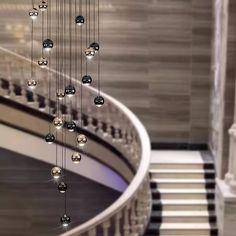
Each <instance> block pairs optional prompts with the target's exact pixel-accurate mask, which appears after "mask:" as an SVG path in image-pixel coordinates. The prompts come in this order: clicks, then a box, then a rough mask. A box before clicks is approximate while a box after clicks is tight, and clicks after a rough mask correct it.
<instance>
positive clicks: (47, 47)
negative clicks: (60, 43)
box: [43, 39, 53, 52]
mask: <svg viewBox="0 0 236 236" xmlns="http://www.w3.org/2000/svg"><path fill="white" fill-rule="evenodd" d="M52 48H53V41H52V40H51V39H45V40H44V41H43V49H44V50H45V51H48V52H49V51H50V50H51V49H52Z"/></svg>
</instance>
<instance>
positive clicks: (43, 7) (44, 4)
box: [39, 1, 48, 11]
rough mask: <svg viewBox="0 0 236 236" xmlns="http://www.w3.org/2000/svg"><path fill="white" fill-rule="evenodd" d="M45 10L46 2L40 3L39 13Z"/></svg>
mask: <svg viewBox="0 0 236 236" xmlns="http://www.w3.org/2000/svg"><path fill="white" fill-rule="evenodd" d="M47 8H48V5H47V3H46V1H42V3H41V4H39V10H40V11H46V10H47Z"/></svg>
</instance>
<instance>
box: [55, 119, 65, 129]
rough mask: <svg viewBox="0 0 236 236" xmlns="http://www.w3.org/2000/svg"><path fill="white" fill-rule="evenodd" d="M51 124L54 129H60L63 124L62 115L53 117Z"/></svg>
mask: <svg viewBox="0 0 236 236" xmlns="http://www.w3.org/2000/svg"><path fill="white" fill-rule="evenodd" d="M53 125H54V126H55V128H56V129H61V128H62V126H63V125H64V119H63V118H62V117H55V118H54V120H53Z"/></svg>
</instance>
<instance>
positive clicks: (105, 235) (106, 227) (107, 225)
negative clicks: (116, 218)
mask: <svg viewBox="0 0 236 236" xmlns="http://www.w3.org/2000/svg"><path fill="white" fill-rule="evenodd" d="M110 226H111V223H110V221H107V222H105V223H103V224H102V230H103V236H110V235H109V228H110Z"/></svg>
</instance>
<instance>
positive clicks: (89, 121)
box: [87, 112, 95, 132]
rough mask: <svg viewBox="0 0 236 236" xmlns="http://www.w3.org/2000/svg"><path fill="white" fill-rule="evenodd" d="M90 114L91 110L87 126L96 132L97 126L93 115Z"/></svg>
mask: <svg viewBox="0 0 236 236" xmlns="http://www.w3.org/2000/svg"><path fill="white" fill-rule="evenodd" d="M90 114H91V112H88V126H87V128H88V129H89V130H90V131H92V132H95V127H94V125H93V117H92V116H91V115H90Z"/></svg>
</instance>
